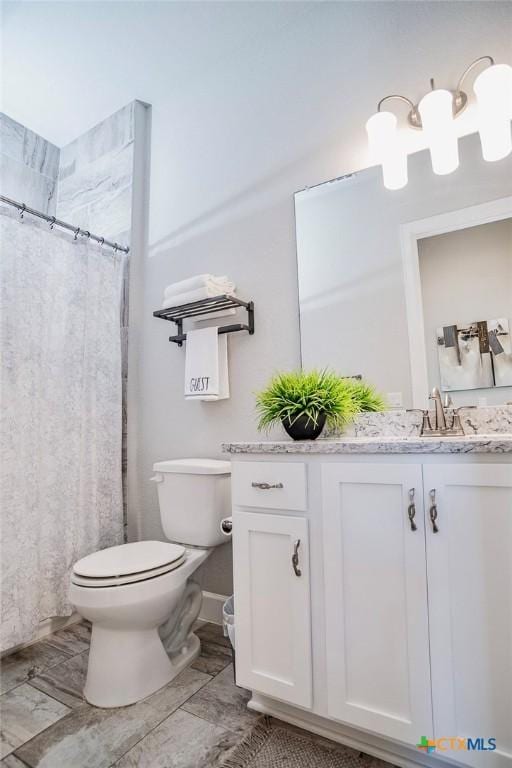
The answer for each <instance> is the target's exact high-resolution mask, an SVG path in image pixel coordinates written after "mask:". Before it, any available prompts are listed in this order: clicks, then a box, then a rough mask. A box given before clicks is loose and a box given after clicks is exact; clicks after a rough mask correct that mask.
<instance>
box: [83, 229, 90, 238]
mask: <svg viewBox="0 0 512 768" xmlns="http://www.w3.org/2000/svg"><path fill="white" fill-rule="evenodd" d="M84 237H86V238H87V239H88V240H89V239H90V237H91V233H90V232H89V230H88V229H86V230H85V232H84Z"/></svg>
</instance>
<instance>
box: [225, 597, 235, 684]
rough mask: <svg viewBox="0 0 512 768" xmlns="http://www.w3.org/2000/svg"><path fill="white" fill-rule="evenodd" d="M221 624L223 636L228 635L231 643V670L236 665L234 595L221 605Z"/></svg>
mask: <svg viewBox="0 0 512 768" xmlns="http://www.w3.org/2000/svg"><path fill="white" fill-rule="evenodd" d="M222 626H223V629H224V637H229V642H230V643H231V655H232V657H233V670H234V669H235V665H236V656H235V596H234V595H231V597H229V598H228V599H227V600H226V602H225V603H224V605H223V606H222Z"/></svg>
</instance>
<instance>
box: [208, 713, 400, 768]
mask: <svg viewBox="0 0 512 768" xmlns="http://www.w3.org/2000/svg"><path fill="white" fill-rule="evenodd" d="M321 741H323V739H317V740H315V737H310V736H308V734H306V733H304V735H303V732H300V731H299V730H298V729H297V730H295V729H291V728H289V727H287V726H285V725H282V724H280V723H279V721H277V720H273V719H272V718H265V719H264V720H262V721H261V722H260V723H258V724H257V725H256V726H255V727H254V728H253V730H252V731H251V732H250V733H249V735H248V736H247V737H246V738H245V739H244V740H243V741H242V742H241V743H240V744H239V745H238V747H235V749H234V751H233V752H232V754H231V755H230V756H229V757H228V759H227V760H226V761H225V762H224V763H222V768H368V766H369V765H370V764H371V763H373V765H375V762H373V758H371V757H369V756H368V755H360V754H358V753H357V752H355V751H354V750H351V749H348V748H345V747H342V746H340V745H338V744H333V745H332V746H324V744H322V743H319V742H321ZM379 764H380V765H382V766H384V765H385V763H380V761H379Z"/></svg>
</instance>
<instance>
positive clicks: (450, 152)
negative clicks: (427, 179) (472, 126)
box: [366, 56, 512, 189]
mask: <svg viewBox="0 0 512 768" xmlns="http://www.w3.org/2000/svg"><path fill="white" fill-rule="evenodd" d="M483 62H487V67H486V68H485V69H484V70H483V71H482V72H480V74H479V75H478V76H477V77H476V79H475V82H474V83H473V90H474V93H475V96H476V101H477V108H478V131H479V133H480V142H481V145H482V155H483V158H484V160H488V161H490V162H494V161H496V160H502V159H503V158H504V157H506V156H507V155H508V154H509V153H510V152H511V151H512V136H511V130H510V121H511V119H512V67H511V66H509V65H508V64H495V63H494V59H493V58H492V56H481V57H480V58H479V59H476V60H475V61H473V62H472V63H471V64H470V65H469V67H467V68H466V69H465V71H464V72H463V73H462V75H461V77H460V78H459V82H458V83H457V86H456V87H455V90H453V91H452V90H448V89H445V88H436V87H435V84H434V80H433V79H431V81H430V85H431V91H430V92H429V93H427V94H426V95H425V96H423V98H422V99H421V100H420V102H419V103H418V104H413V102H412V101H411V100H410V99H408V98H407V97H406V96H401V95H399V94H391V95H389V96H385V97H384V98H383V99H381V100H380V101H379V103H378V105H377V112H376V113H375V114H374V115H372V117H370V119H369V120H368V122H367V123H366V131H367V134H368V145H369V150H370V156H371V159H372V161H373V162H375V164H377V165H382V174H383V178H384V186H385V187H386V189H402V187H405V185H406V184H407V154H406V151H405V147H404V146H403V144H402V143H401V142H400V136H399V131H398V120H397V118H396V116H395V115H394V114H393V112H389V111H386V110H382V105H383V104H384V102H386V101H390V100H392V99H394V100H398V101H402V102H404V103H405V104H407V106H408V107H409V114H408V116H407V119H408V122H409V125H410V126H411V127H412V128H416V129H419V130H423V131H424V132H425V136H426V139H427V143H428V147H429V149H430V157H431V161H432V170H433V171H434V173H436V174H439V175H445V174H448V173H452V172H453V171H455V170H456V168H458V165H459V149H458V139H457V134H456V131H455V118H457V117H458V115H460V114H461V112H462V111H463V110H464V109H465V107H466V105H467V103H468V96H467V93H466V92H465V91H463V90H462V85H463V83H464V80H465V79H466V78H467V77H468V75H469V74H470V72H472V71H473V69H474V68H475V67H477V66H479V65H480V64H482V63H483Z"/></svg>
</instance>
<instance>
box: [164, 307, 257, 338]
mask: <svg viewBox="0 0 512 768" xmlns="http://www.w3.org/2000/svg"><path fill="white" fill-rule="evenodd" d="M240 307H242V308H243V309H245V310H247V323H233V324H232V325H221V326H220V327H219V328H217V332H218V333H235V332H236V331H248V332H249V333H250V335H251V336H252V334H253V333H254V302H253V301H242V299H237V298H236V297H235V296H228V295H223V296H213V297H212V298H209V299H201V300H200V301H192V302H190V304H181V305H180V306H179V307H168V309H157V310H156V312H153V316H154V317H160V318H161V319H162V320H172V322H173V323H176V325H177V326H178V333H177V335H176V336H169V341H173V342H174V343H175V344H177V345H178V346H179V347H182V346H183V342H184V341H186V340H187V334H186V333H183V321H184V320H186V319H187V318H190V319H193V318H194V317H199V316H202V315H211V314H212V313H213V312H221V311H222V310H225V309H239V308H240Z"/></svg>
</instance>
